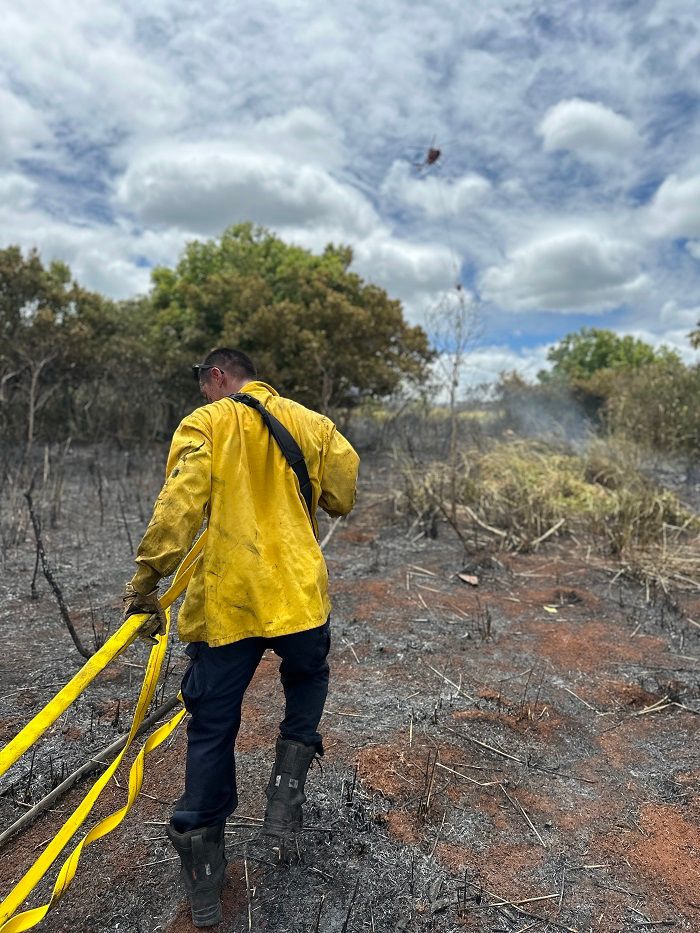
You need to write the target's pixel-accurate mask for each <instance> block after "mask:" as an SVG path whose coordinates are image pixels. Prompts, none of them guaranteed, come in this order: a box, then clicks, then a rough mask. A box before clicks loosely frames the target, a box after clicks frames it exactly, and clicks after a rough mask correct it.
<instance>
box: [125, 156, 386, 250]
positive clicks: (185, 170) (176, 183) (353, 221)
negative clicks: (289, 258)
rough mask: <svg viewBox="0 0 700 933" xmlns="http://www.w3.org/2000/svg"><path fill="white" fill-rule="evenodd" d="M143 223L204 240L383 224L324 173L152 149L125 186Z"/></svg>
mask: <svg viewBox="0 0 700 933" xmlns="http://www.w3.org/2000/svg"><path fill="white" fill-rule="evenodd" d="M118 200H119V202H120V203H121V204H122V205H123V206H125V207H127V208H128V209H129V210H131V211H132V212H133V213H134V214H136V215H137V216H138V217H139V218H140V219H141V220H142V221H143V222H145V223H147V224H153V225H158V226H164V227H167V226H174V227H177V228H179V229H181V230H187V231H192V232H196V233H200V234H205V235H212V234H218V233H220V232H221V231H222V230H223V229H224V228H225V227H226V226H228V225H229V224H232V223H235V222H237V221H243V220H252V221H254V222H255V223H260V224H264V225H267V226H271V227H276V228H280V227H295V226H297V227H298V226H302V227H303V226H309V225H313V224H320V225H324V224H325V225H329V226H335V227H338V228H340V229H342V230H344V231H346V232H347V234H348V235H349V236H357V235H360V234H368V233H370V232H371V231H372V230H373V228H374V227H375V226H376V225H377V223H378V218H377V216H376V214H375V212H374V210H373V208H372V206H371V205H370V204H369V203H368V202H367V200H366V199H365V198H364V196H363V195H362V194H360V193H359V192H357V191H355V190H354V189H353V188H352V187H350V186H348V185H345V184H342V183H341V182H339V181H337V180H336V179H334V178H333V177H332V176H331V175H330V174H329V173H327V172H326V171H324V170H323V169H321V168H319V167H317V166H314V165H308V164H304V163H298V162H294V161H292V160H289V159H285V158H283V157H281V156H278V155H273V154H270V153H269V152H265V151H250V149H248V148H240V147H237V146H235V145H230V144H226V143H201V144H196V143H191V144H188V145H179V146H178V145H173V146H170V147H167V148H165V147H163V148H160V149H159V150H158V151H153V150H148V151H147V152H146V153H145V154H144V155H142V156H141V157H139V158H136V159H135V160H134V161H133V162H132V163H131V164H130V165H129V168H128V169H127V171H126V173H125V175H124V177H123V178H122V180H121V182H120V183H119V186H118Z"/></svg>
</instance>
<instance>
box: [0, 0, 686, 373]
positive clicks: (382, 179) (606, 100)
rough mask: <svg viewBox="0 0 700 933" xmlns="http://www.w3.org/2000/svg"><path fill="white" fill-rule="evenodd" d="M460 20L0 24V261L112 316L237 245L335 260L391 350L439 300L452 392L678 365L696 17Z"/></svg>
mask: <svg viewBox="0 0 700 933" xmlns="http://www.w3.org/2000/svg"><path fill="white" fill-rule="evenodd" d="M480 7H483V9H481V8H480ZM480 7H478V6H477V4H475V3H467V2H465V0H431V2H430V3H425V2H421V0H383V2H382V3H381V4H380V3H377V2H376V0H345V2H343V3H342V4H341V3H329V2H328V0H325V2H318V0H258V2H257V3H256V4H251V3H243V2H241V0H226V2H222V0H221V2H220V0H199V2H197V0H187V2H185V0H151V2H149V3H148V4H143V3H141V2H139V3H137V2H132V0H121V2H118V3H117V2H106V0H94V2H93V3H91V4H85V3H84V2H76V0H60V2H57V0H42V3H41V4H39V5H34V6H31V5H27V4H26V3H24V2H18V0H5V3H4V4H3V27H2V30H0V246H8V245H10V244H19V245H21V246H22V247H24V248H30V247H34V246H36V247H37V248H38V249H39V250H40V252H41V254H42V256H43V258H44V259H45V260H49V259H54V258H55V259H62V260H64V261H66V262H68V263H69V265H70V266H71V269H72V271H73V273H74V275H75V276H76V278H77V279H78V281H80V282H81V283H82V284H84V285H85V286H87V287H90V288H94V289H96V290H99V291H101V292H103V293H105V294H108V295H111V296H113V297H116V298H125V297H130V296H133V295H136V294H139V293H143V292H145V291H147V289H148V287H149V277H150V269H151V268H152V267H153V266H156V265H161V264H166V265H174V264H175V263H176V262H177V259H178V256H179V254H180V252H181V250H182V248H183V246H184V244H185V243H187V242H188V241H190V240H192V239H196V238H209V237H216V236H217V235H219V234H220V233H221V232H222V231H223V229H225V227H227V226H228V225H230V224H233V223H237V222H240V221H244V220H252V221H254V222H256V223H260V224H263V225H265V226H267V227H269V228H270V229H271V230H273V231H274V232H276V233H277V234H279V235H280V236H281V237H282V238H284V239H286V240H288V241H291V242H295V243H298V244H301V245H303V246H305V247H308V248H310V249H313V250H315V251H318V250H322V249H323V247H324V246H325V244H326V243H328V242H334V243H344V244H349V245H351V246H352V248H353V251H354V257H355V258H354V263H353V268H354V269H355V270H356V271H357V272H358V273H359V274H361V275H362V276H363V277H365V278H366V279H367V280H369V281H372V282H375V283H377V284H379V285H381V286H383V287H384V288H386V289H387V291H388V292H389V294H390V295H391V296H392V297H395V298H400V299H401V300H402V302H403V304H404V308H405V313H406V316H407V318H408V319H409V320H410V321H411V322H412V323H420V324H423V325H424V326H426V327H428V328H429V327H431V326H432V324H431V322H433V321H435V319H436V316H437V317H438V318H439V316H440V313H441V312H440V309H441V308H443V307H450V306H452V304H453V303H454V300H455V295H457V294H459V296H460V300H461V301H463V302H465V303H469V304H470V307H471V309H472V311H473V315H474V317H475V319H476V320H477V321H478V328H477V333H478V337H477V338H476V339H475V343H474V345H473V346H472V347H471V350H470V353H469V356H468V361H467V367H466V369H467V372H466V375H465V383H467V384H476V383H481V382H486V381H489V380H493V379H495V378H496V377H497V375H498V373H499V372H500V371H502V370H510V369H514V368H516V369H518V370H520V371H521V372H522V373H523V374H524V375H526V376H527V377H529V378H533V377H534V376H535V374H536V372H537V371H538V369H540V368H541V367H542V365H543V364H544V363H545V361H546V354H547V349H548V347H550V346H551V345H552V344H553V343H554V342H556V341H557V340H558V339H560V338H561V337H562V336H564V335H565V334H567V333H570V332H571V331H575V330H578V329H579V328H581V327H583V326H588V327H606V328H610V329H612V330H615V331H616V332H619V333H621V334H623V333H624V334H628V333H629V334H634V335H635V336H638V337H641V338H642V339H645V340H648V341H649V342H651V343H653V344H654V345H661V344H664V343H665V344H666V345H668V346H671V347H673V348H675V349H677V350H678V351H679V352H680V353H681V354H682V355H683V357H684V358H685V359H687V360H693V359H695V358H696V357H697V354H696V353H695V351H692V350H691V348H690V345H689V343H688V340H687V334H688V332H689V330H691V329H692V328H693V327H694V326H695V325H696V324H697V322H698V320H699V319H700V293H699V288H698V287H699V286H700V120H699V119H698V116H699V113H700V26H699V25H698V23H699V21H700V18H699V17H698V15H697V14H698V8H697V0H604V2H603V0H587V2H586V3H573V2H571V0H549V2H546V0H489V2H488V3H485V4H482V5H480ZM431 147H432V148H436V149H439V150H440V157H439V159H438V160H437V161H436V162H435V164H434V165H430V166H428V165H425V164H423V163H424V162H425V158H426V155H427V152H428V149H429V148H431ZM458 285H459V287H460V289H461V290H460V291H459V292H457V286H458Z"/></svg>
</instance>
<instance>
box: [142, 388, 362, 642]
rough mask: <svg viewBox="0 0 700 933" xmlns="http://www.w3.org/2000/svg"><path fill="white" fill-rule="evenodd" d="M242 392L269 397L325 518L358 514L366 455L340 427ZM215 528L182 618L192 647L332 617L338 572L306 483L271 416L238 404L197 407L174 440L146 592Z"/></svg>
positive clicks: (145, 549)
mask: <svg viewBox="0 0 700 933" xmlns="http://www.w3.org/2000/svg"><path fill="white" fill-rule="evenodd" d="M241 392H246V393H248V394H249V395H253V396H255V398H257V399H259V400H260V401H261V402H262V403H263V405H264V406H265V407H266V408H268V409H269V411H270V413H271V414H272V415H274V416H275V417H276V418H278V419H279V420H280V421H281V422H282V423H283V424H284V425H285V427H286V428H287V429H288V430H289V431H290V432H291V433H292V435H293V436H294V438H295V439H296V441H297V443H298V444H299V446H300V447H301V449H302V451H303V454H304V458H305V460H306V465H307V467H308V470H309V476H310V478H311V485H312V491H313V500H312V501H313V512H314V515H315V512H316V508H317V507H319V506H320V507H321V508H322V509H324V510H325V511H326V512H328V514H329V515H332V516H336V515H347V513H348V512H349V511H350V510H351V509H352V507H353V505H354V504H355V487H356V482H357V471H358V466H359V458H358V456H357V454H356V453H355V451H354V450H353V448H352V447H351V445H350V444H349V443H348V441H347V440H346V439H345V438H344V437H343V436H342V434H340V432H339V431H337V430H336V428H335V425H334V424H333V422H332V421H330V420H329V419H328V418H326V417H324V416H323V415H319V414H318V413H317V412H314V411H310V410H309V409H308V408H304V407H303V406H302V405H299V404H298V403H296V402H293V401H291V399H286V398H281V397H280V396H279V395H278V394H277V392H275V390H274V389H273V388H272V387H271V386H269V385H266V384H265V383H264V382H249V383H248V384H247V385H245V386H244V387H243V388H242V389H241ZM205 521H206V526H207V539H206V543H205V545H204V552H203V555H202V558H201V560H200V561H199V562H198V563H197V566H196V568H195V571H194V574H193V576H192V580H191V582H190V584H189V586H188V588H187V593H186V596H185V601H184V604H183V606H182V608H181V609H180V613H179V616H178V632H179V636H180V639H181V640H182V641H186V642H189V641H205V642H207V643H208V644H209V645H211V646H216V645H226V644H229V643H230V642H234V641H238V640H239V639H241V638H250V637H252V636H264V637H275V636H277V635H288V634H290V633H292V632H301V631H304V630H306V629H311V628H315V627H316V626H318V625H322V624H323V623H324V622H325V621H326V619H327V617H328V614H329V612H330V609H331V604H330V599H329V597H328V574H327V571H326V564H325V561H324V558H323V554H322V553H321V549H320V547H319V544H318V526H317V525H316V521H315V518H314V523H313V529H312V527H311V523H310V521H309V515H308V512H307V509H306V505H305V503H304V500H303V497H302V495H301V492H300V490H299V481H298V480H297V478H296V475H295V474H294V472H293V470H292V469H291V467H290V466H289V465H288V463H287V461H286V460H285V458H284V455H283V454H282V451H281V450H280V448H279V446H278V444H277V442H276V441H275V439H274V438H273V437H272V436H271V434H270V433H269V431H268V429H267V427H266V425H265V423H264V421H263V420H262V418H261V416H260V413H259V412H257V411H255V410H254V409H251V408H248V407H247V406H246V405H243V404H241V403H240V402H234V401H233V400H232V399H229V398H225V399H221V400H220V401H218V402H213V403H211V404H209V405H203V406H202V407H201V408H198V409H196V411H194V412H192V414H191V415H188V416H187V417H186V418H185V419H184V420H183V421H182V422H181V423H180V425H179V427H178V428H177V430H176V432H175V434H174V436H173V440H172V444H171V447H170V453H169V456H168V464H167V478H166V481H165V485H164V486H163V488H162V490H161V492H160V495H159V496H158V499H157V501H156V504H155V507H154V510H153V517H152V518H151V521H150V523H149V525H148V528H147V529H146V533H145V535H144V537H143V540H142V541H141V544H140V545H139V549H138V552H137V555H136V563H137V565H138V570H137V572H136V575H135V576H134V578H133V580H132V583H133V585H134V586H135V587H136V589H137V590H138V591H139V592H148V591H150V590H152V589H153V588H154V587H155V586H156V585H157V583H158V581H159V580H160V578H161V577H165V576H169V575H170V574H171V573H172V572H173V571H174V570H175V569H176V567H177V566H178V564H179V563H180V562H181V560H182V559H183V557H184V556H185V554H186V553H187V552H188V550H189V549H190V547H191V546H192V543H193V541H194V539H195V537H196V535H197V532H198V531H199V530H200V528H201V526H202V523H203V522H205Z"/></svg>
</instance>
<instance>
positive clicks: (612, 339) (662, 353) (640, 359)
mask: <svg viewBox="0 0 700 933" xmlns="http://www.w3.org/2000/svg"><path fill="white" fill-rule="evenodd" d="M670 352H671V351H668V350H666V349H665V348H661V349H660V350H654V348H653V347H651V346H650V345H649V344H648V343H645V342H644V341H643V340H639V339H638V338H636V337H631V336H629V335H627V336H624V337H621V336H620V335H619V334H616V333H614V332H613V331H611V330H602V329H600V328H596V327H590V328H589V327H584V328H582V329H581V330H580V331H578V332H577V333H574V334H567V336H566V337H564V338H563V339H562V340H560V341H559V343H557V344H556V345H555V346H553V347H552V348H551V349H550V350H549V352H548V354H547V359H548V360H549V362H550V363H552V364H553V365H552V369H551V370H542V371H541V372H540V373H538V379H539V380H540V382H549V381H551V380H552V379H564V380H565V381H568V382H573V381H580V380H585V379H588V378H590V377H591V376H592V375H593V374H594V373H597V372H599V371H600V370H603V369H612V370H637V369H640V368H641V367H643V366H646V365H647V364H648V363H653V362H655V361H656V360H661V359H664V358H665V357H666V356H667V355H668V354H669V353H670Z"/></svg>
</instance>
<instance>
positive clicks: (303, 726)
mask: <svg viewBox="0 0 700 933" xmlns="http://www.w3.org/2000/svg"><path fill="white" fill-rule="evenodd" d="M266 648H272V649H273V651H274V652H275V654H277V655H278V656H279V657H280V658H281V659H282V663H281V664H280V667H279V672H280V679H281V681H282V687H283V689H284V696H285V716H284V719H283V720H282V722H281V723H280V735H281V736H282V738H283V739H294V740H295V741H297V742H303V743H304V744H305V745H316V747H317V750H318V753H319V754H321V755H322V754H323V745H322V743H321V735H320V734H319V732H318V724H319V722H320V720H321V716H322V714H323V707H324V704H325V702H326V696H327V694H328V662H327V660H326V656H327V655H328V650H329V648H330V622H326V623H325V625H321V626H319V627H318V628H313V629H309V630H308V631H305V632H295V633H294V634H293V635H280V636H278V637H277V638H244V639H242V640H241V641H236V642H234V643H233V644H231V645H222V646H221V647H219V648H210V647H209V645H207V643H206V642H202V641H195V642H191V643H190V644H189V645H188V646H187V649H186V653H187V655H188V656H189V658H190V663H189V666H188V668H187V670H186V671H185V675H184V677H183V679H182V697H183V700H184V702H185V707H186V708H187V711H188V712H189V713H190V715H191V719H190V721H189V723H188V725H187V767H186V771H185V792H184V794H183V795H182V797H181V798H180V799H179V800H178V801H177V803H176V804H175V810H174V813H173V815H172V818H171V823H172V824H173V826H174V828H175V829H176V830H177V831H178V832H181V833H184V832H187V831H189V830H191V829H199V828H200V827H202V826H210V825H212V824H214V823H219V822H221V821H222V820H225V819H226V817H227V816H229V815H230V814H231V813H233V811H234V810H235V809H236V807H237V806H238V794H237V792H236V760H235V755H234V746H235V742H236V736H237V735H238V730H239V728H240V725H241V703H242V701H243V694H244V693H245V691H246V689H247V688H248V685H249V684H250V682H251V680H252V679H253V674H254V673H255V670H256V668H257V666H258V664H259V663H260V659H261V658H262V656H263V652H264V651H265V649H266ZM270 744H271V746H272V745H273V743H272V742H271V743H270Z"/></svg>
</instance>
